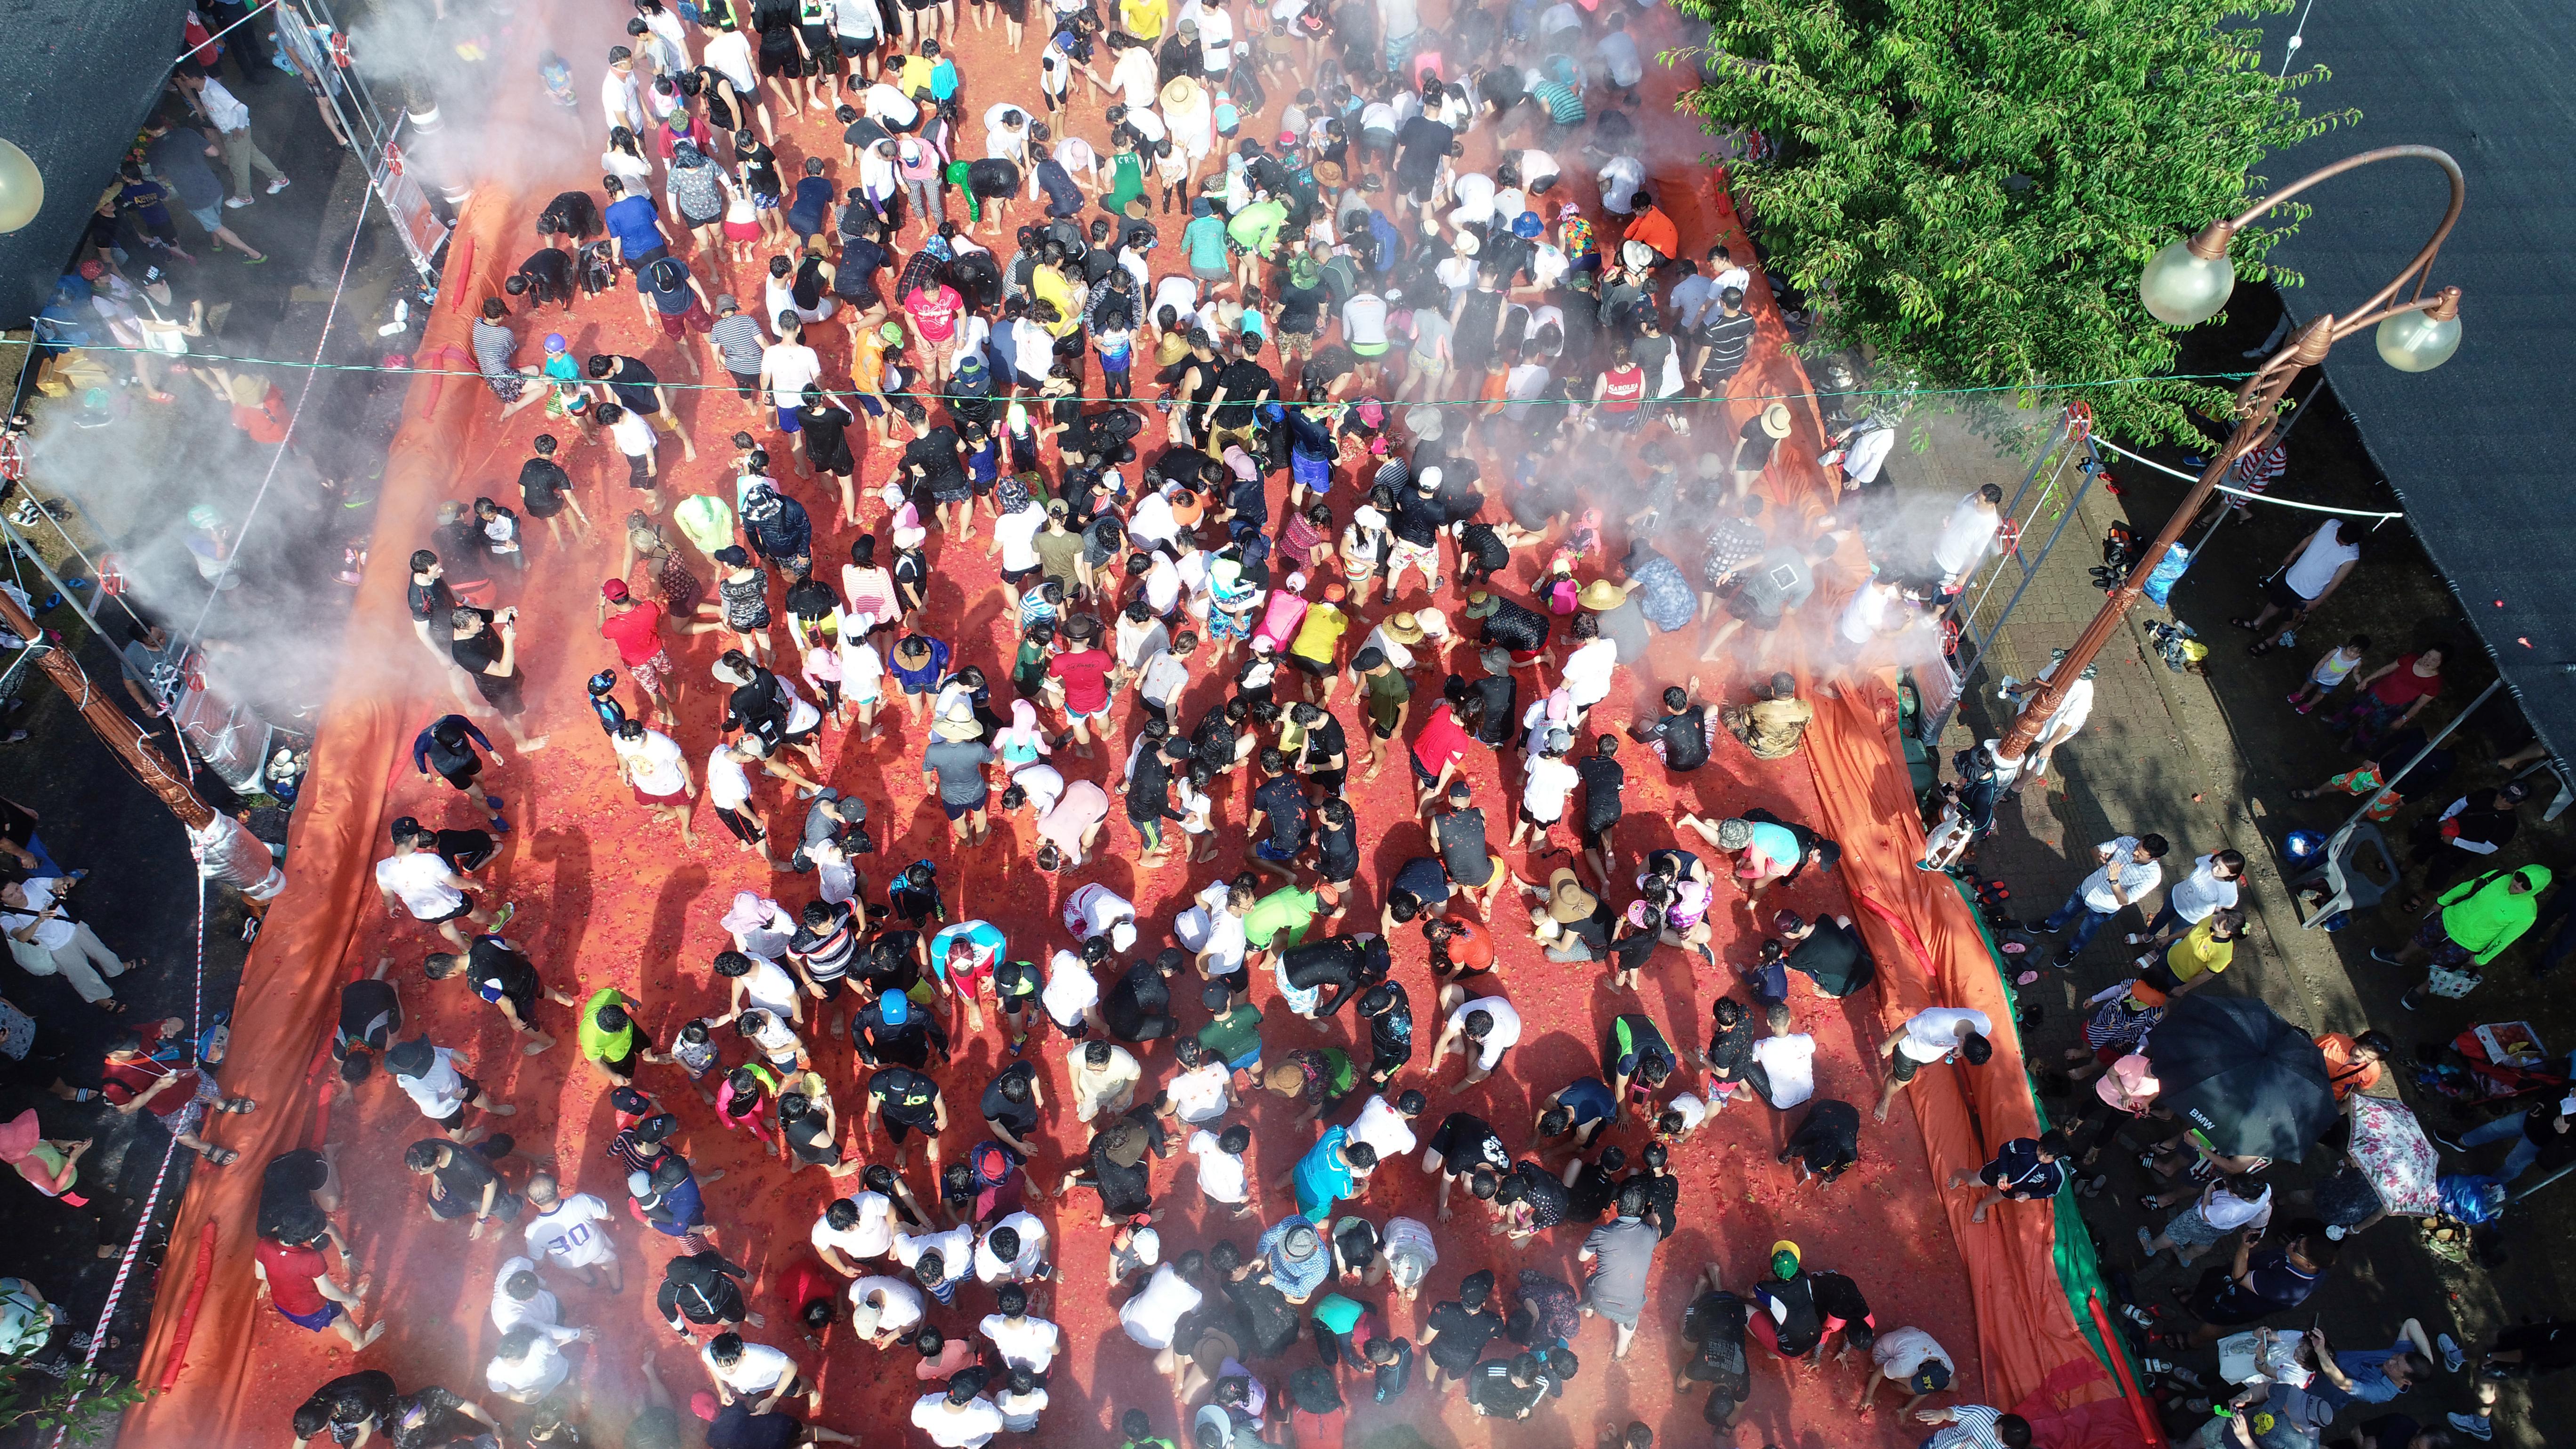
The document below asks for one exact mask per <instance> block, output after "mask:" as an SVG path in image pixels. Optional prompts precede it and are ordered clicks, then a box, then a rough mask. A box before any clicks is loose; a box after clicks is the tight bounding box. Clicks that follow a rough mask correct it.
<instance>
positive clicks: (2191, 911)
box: [2128, 850, 2245, 950]
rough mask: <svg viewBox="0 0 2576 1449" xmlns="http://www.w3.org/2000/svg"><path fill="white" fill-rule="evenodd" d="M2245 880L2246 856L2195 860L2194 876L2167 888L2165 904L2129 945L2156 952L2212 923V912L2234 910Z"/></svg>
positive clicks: (2218, 854) (2220, 853) (2218, 853)
mask: <svg viewBox="0 0 2576 1449" xmlns="http://www.w3.org/2000/svg"><path fill="white" fill-rule="evenodd" d="M2244 878H2245V857H2244V856H2242V855H2240V854H2238V853H2237V852H2235V851H2233V850H2215V851H2211V852H2210V853H2209V854H2207V855H2202V856H2195V857H2193V858H2192V862H2191V874H2189V875H2187V876H2184V877H2183V878H2182V879H2181V880H2178V881H2175V882H2174V883H2173V884H2172V885H2171V886H2169V887H2167V888H2166V890H2165V903H2164V904H2163V905H2162V906H2160V907H2158V908H2157V910H2156V914H2155V917H2154V919H2152V920H2150V921H2148V922H2147V929H2146V930H2144V931H2142V932H2135V933H2132V934H2131V935H2130V936H2129V937H2128V943H2129V944H2130V945H2132V946H2145V947H2148V948H2149V949H2151V950H2152V949H2153V948H2155V947H2157V946H2161V945H2163V944H2165V943H2166V942H2168V941H2170V940H2172V939H2173V938H2174V937H2177V936H2180V935H2182V934H2183V933H2185V932H2187V931H2189V930H2190V929H2191V928H2192V927H2194V926H2197V925H2199V924H2200V923H2201V922H2203V921H2205V920H2208V919H2209V917H2210V915H2211V913H2212V912H2215V911H2222V910H2227V909H2229V908H2231V907H2233V906H2234V905H2235V904H2236V893H2237V886H2238V883H2239V882H2241V881H2242V880H2243V879H2244Z"/></svg>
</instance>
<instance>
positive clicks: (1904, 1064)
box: [1887, 1047, 1923, 1082]
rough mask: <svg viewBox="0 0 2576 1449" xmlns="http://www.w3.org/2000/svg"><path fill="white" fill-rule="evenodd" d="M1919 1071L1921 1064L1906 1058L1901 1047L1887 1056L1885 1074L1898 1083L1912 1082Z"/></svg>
mask: <svg viewBox="0 0 2576 1449" xmlns="http://www.w3.org/2000/svg"><path fill="white" fill-rule="evenodd" d="M1921 1070H1923V1064H1922V1063H1921V1062H1918V1061H1916V1060H1915V1059H1914V1058H1912V1057H1910V1056H1907V1055H1906V1054H1905V1049H1904V1048H1903V1047H1899V1048H1897V1049H1896V1051H1894V1052H1893V1053H1891V1054H1890V1055H1889V1056H1888V1059H1887V1074H1888V1075H1889V1076H1891V1077H1894V1078H1895V1079H1896V1080H1898V1081H1900V1082H1910V1081H1913V1080H1914V1074H1915V1073H1916V1072H1919V1071H1921Z"/></svg>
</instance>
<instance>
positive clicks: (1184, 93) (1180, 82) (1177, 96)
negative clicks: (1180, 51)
mask: <svg viewBox="0 0 2576 1449" xmlns="http://www.w3.org/2000/svg"><path fill="white" fill-rule="evenodd" d="M1198 96H1199V83H1198V82H1197V81H1194V80H1192V79H1190V78H1189V77H1188V76H1185V75H1176V76H1174V77H1172V78H1171V79H1170V80H1168V81H1165V82H1164V83H1163V104H1164V105H1166V106H1186V105H1188V104H1190V103H1191V102H1193V101H1195V100H1197V99H1198Z"/></svg>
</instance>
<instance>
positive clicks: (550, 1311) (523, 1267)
mask: <svg viewBox="0 0 2576 1449" xmlns="http://www.w3.org/2000/svg"><path fill="white" fill-rule="evenodd" d="M562 1321H563V1301H562V1300H561V1299H559V1298H557V1297H555V1295H554V1294H553V1293H551V1292H549V1291H548V1290H547V1288H546V1284H545V1280H544V1279H542V1278H539V1277H538V1276H537V1264H536V1260H535V1259H533V1258H530V1257H527V1256H525V1255H524V1254H522V1255H519V1256H515V1257H509V1258H504V1259H502V1260H501V1270H500V1271H499V1272H497V1273H494V1274H493V1275H492V1326H493V1327H494V1328H497V1329H499V1330H501V1331H502V1332H503V1333H507V1332H509V1331H510V1330H511V1329H513V1328H516V1327H518V1326H519V1325H520V1324H522V1323H533V1324H536V1325H537V1326H538V1327H540V1328H552V1327H554V1326H555V1325H556V1324H558V1323H561V1322H562Z"/></svg>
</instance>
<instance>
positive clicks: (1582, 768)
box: [1574, 734, 1628, 890]
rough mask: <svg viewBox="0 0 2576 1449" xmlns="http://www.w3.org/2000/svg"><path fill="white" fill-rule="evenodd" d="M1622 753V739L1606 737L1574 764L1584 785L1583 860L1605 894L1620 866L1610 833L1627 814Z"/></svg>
mask: <svg viewBox="0 0 2576 1449" xmlns="http://www.w3.org/2000/svg"><path fill="white" fill-rule="evenodd" d="M1618 753H1619V737H1618V736H1617V735H1614V734H1604V735H1602V736H1601V737H1600V738H1598V739H1597V740H1595V741H1594V742H1593V747H1592V753H1591V754H1589V755H1587V756H1585V757H1584V758H1582V759H1580V760H1577V761H1575V762H1574V773H1575V774H1576V775H1577V776H1578V777H1580V778H1581V779H1582V781H1583V860H1584V863H1585V864H1587V865H1589V866H1591V867H1592V878H1593V879H1594V880H1597V881H1599V882H1601V887H1602V889H1604V890H1607V889H1609V887H1610V871H1611V868H1612V867H1613V866H1614V865H1616V864H1617V863H1618V856H1619V852H1618V848H1617V846H1616V845H1614V844H1613V843H1612V841H1611V838H1610V833H1611V832H1612V831H1613V830H1615V829H1616V828H1618V824H1619V817H1620V816H1621V814H1623V813H1624V809H1623V807H1622V805H1621V803H1620V798H1619V795H1620V792H1621V791H1622V790H1624V789H1626V788H1627V784H1628V772H1627V771H1626V770H1623V769H1621V768H1620V767H1619V761H1618V759H1617V756H1618Z"/></svg>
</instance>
